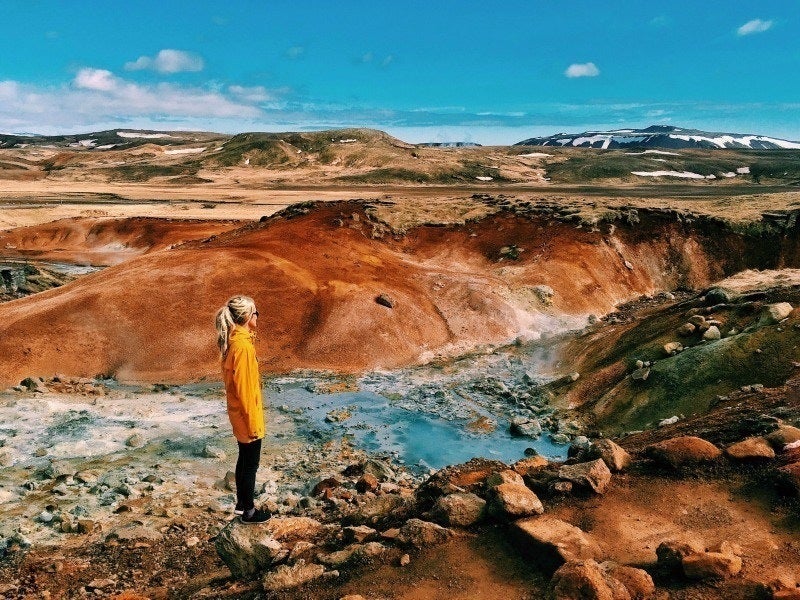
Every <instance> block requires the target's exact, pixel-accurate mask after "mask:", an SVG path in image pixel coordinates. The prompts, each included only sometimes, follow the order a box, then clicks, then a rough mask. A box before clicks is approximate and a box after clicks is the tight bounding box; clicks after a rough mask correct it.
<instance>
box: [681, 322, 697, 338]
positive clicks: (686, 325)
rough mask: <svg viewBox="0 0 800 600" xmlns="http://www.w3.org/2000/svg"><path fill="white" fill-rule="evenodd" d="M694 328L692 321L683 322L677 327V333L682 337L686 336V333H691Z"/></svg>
mask: <svg viewBox="0 0 800 600" xmlns="http://www.w3.org/2000/svg"><path fill="white" fill-rule="evenodd" d="M695 329H696V327H695V325H693V324H692V323H684V324H683V325H681V326H680V327H678V335H680V336H683V337H686V336H687V335H692V334H693V333H694V330H695Z"/></svg>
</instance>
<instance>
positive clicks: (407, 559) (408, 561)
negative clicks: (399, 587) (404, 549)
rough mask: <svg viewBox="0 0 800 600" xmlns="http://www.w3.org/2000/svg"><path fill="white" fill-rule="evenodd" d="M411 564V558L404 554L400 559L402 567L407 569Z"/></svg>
mask: <svg viewBox="0 0 800 600" xmlns="http://www.w3.org/2000/svg"><path fill="white" fill-rule="evenodd" d="M409 564H411V557H410V556H409V555H408V554H403V556H401V557H400V566H401V567H407V566H408V565H409Z"/></svg>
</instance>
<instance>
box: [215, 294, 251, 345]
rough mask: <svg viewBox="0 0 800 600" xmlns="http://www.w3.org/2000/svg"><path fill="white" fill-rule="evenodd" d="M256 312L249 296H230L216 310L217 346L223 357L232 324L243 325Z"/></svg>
mask: <svg viewBox="0 0 800 600" xmlns="http://www.w3.org/2000/svg"><path fill="white" fill-rule="evenodd" d="M254 312H256V303H255V301H254V300H253V299H252V298H251V297H250V296H231V297H230V298H228V301H227V302H226V303H225V306H223V307H222V308H220V309H219V310H218V311H217V317H216V319H215V324H216V326H217V346H219V351H220V353H221V354H222V356H223V358H224V357H225V355H226V354H227V353H228V339H229V338H230V335H231V333H232V332H233V326H234V325H244V324H245V323H247V322H248V321H249V320H250V317H252V316H253V313H254Z"/></svg>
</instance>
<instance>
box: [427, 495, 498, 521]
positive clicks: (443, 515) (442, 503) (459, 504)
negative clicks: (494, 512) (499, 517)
mask: <svg viewBox="0 0 800 600" xmlns="http://www.w3.org/2000/svg"><path fill="white" fill-rule="evenodd" d="M485 512H486V501H485V500H484V499H483V498H481V497H480V496H477V495H475V494H472V493H469V492H456V493H455V494H448V495H447V496H442V497H441V498H439V499H438V500H437V501H436V505H435V506H434V508H433V511H432V513H433V516H434V518H435V519H436V520H437V521H439V522H440V523H442V524H444V525H450V526H455V527H469V526H470V525H474V524H475V523H477V522H478V521H480V520H481V519H483V515H484V513H485Z"/></svg>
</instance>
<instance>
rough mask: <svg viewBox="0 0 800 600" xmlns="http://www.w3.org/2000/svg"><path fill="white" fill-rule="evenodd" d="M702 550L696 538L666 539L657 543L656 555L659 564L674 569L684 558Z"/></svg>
mask: <svg viewBox="0 0 800 600" xmlns="http://www.w3.org/2000/svg"><path fill="white" fill-rule="evenodd" d="M704 551H705V548H704V546H703V544H701V543H700V542H698V541H697V540H667V541H664V542H661V543H660V544H659V545H658V548H656V556H657V557H658V564H659V565H662V566H664V567H666V569H668V570H670V571H675V570H677V569H678V568H679V567H680V566H681V564H682V563H683V559H684V558H686V557H687V556H691V555H693V554H700V553H702V552H704Z"/></svg>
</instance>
